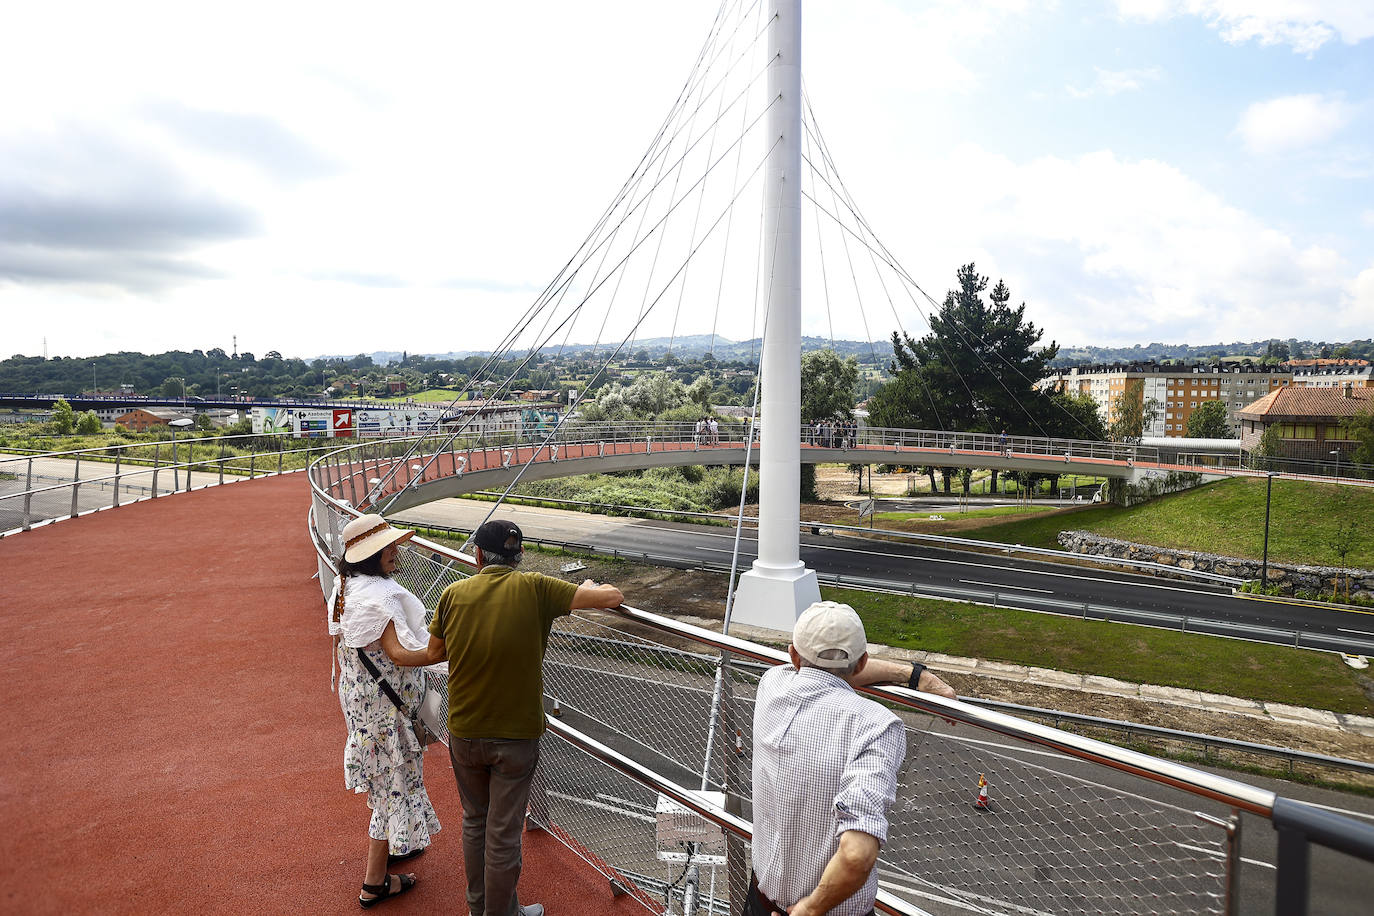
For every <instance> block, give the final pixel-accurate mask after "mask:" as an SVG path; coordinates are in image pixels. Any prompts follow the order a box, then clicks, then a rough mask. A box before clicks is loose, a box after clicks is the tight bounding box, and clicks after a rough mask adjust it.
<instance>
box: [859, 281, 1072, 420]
mask: <svg viewBox="0 0 1374 916" xmlns="http://www.w3.org/2000/svg"><path fill="white" fill-rule="evenodd" d="M956 276H957V278H958V281H959V286H958V288H957V289H952V290H950V291H949V292H948V293H947V294H946V295H945V301H944V304H943V305H942V306H941V307H940V310H939V312H937V313H936V314H934V315H932V316H931V317H930V333H928V334H927V335H926V336H925V337H922V338H921V339H920V340H913V339H912V338H911V336H910V335H908V334H906V333H904V332H895V331H894V332H893V334H892V352H893V360H892V363H891V365H890V366H889V368H890V370H891V372H892V375H893V376H894V380H893V382H892V383H890V384H888V385H886V386H884V387H883V388H881V389H880V390H879V391H878V392H877V393H876V394H874V396H873V399H872V400H871V401H870V403H869V413H870V415H871V416H872V418H873V421H872V422H873V423H874V424H875V425H878V426H903V427H917V428H926V429H931V428H938V429H950V430H960V431H967V432H1000V431H1002V430H1004V429H1005V430H1008V431H1010V432H1014V433H1018V434H1032V433H1038V432H1041V431H1042V430H1043V425H1042V418H1043V417H1044V416H1045V415H1046V413H1047V410H1048V409H1049V408H1050V404H1049V401H1048V396H1047V395H1045V394H1044V393H1043V392H1039V391H1037V390H1036V389H1035V388H1034V384H1035V382H1036V381H1038V380H1039V379H1041V378H1042V377H1044V375H1045V372H1046V367H1047V366H1048V364H1049V362H1050V360H1052V359H1054V356H1055V354H1056V353H1057V352H1058V350H1059V348H1058V346H1057V345H1056V344H1054V343H1053V342H1051V343H1050V344H1049V345H1048V346H1046V347H1039V346H1038V344H1039V342H1040V338H1041V337H1042V336H1043V334H1044V332H1043V331H1041V330H1040V329H1039V328H1037V327H1036V326H1035V325H1034V324H1033V323H1031V322H1029V321H1027V320H1026V305H1025V303H1024V302H1023V303H1022V304H1021V305H1019V306H1016V307H1015V308H1013V307H1011V305H1010V302H1011V290H1009V289H1008V288H1007V285H1006V284H1005V283H1004V282H1002V281H1001V280H999V281H997V285H996V286H995V287H993V290H992V292H991V293H990V294H989V295H988V298H989V300H991V304H989V303H988V302H985V301H984V300H983V295H982V294H983V291H984V290H985V289H987V285H988V278H987V277H984V276H980V275H979V273H978V270H977V267H976V266H975V265H974V264H965V265H964V266H963V267H960V268H959V270H958V272H957V274H956Z"/></svg>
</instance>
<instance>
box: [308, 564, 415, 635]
mask: <svg viewBox="0 0 1374 916" xmlns="http://www.w3.org/2000/svg"><path fill="white" fill-rule="evenodd" d="M340 587H342V588H343V589H344V609H343V616H342V618H341V619H340V620H339V621H338V622H337V623H336V622H335V621H334V602H335V601H336V600H337V599H338V596H339V588H340ZM325 608H326V616H327V619H328V622H329V635H330V636H338V637H339V638H340V641H341V642H342V643H343V644H344V645H345V646H348V647H349V648H350V649H365V648H367V647H368V646H370V645H372V644H373V643H374V642H376V641H377V640H378V639H380V638H381V636H382V631H383V630H385V629H386V625H387V623H388V622H391V623H395V624H396V638H397V640H398V641H399V642H400V643H401V645H402V646H404V647H405V648H407V649H423V648H424V647H425V646H427V645H429V630H428V629H426V628H425V606H424V605H423V604H421V603H420V599H419V598H416V597H415V596H414V595H412V594H411V593H410V592H409V590H407V589H406V587H405V586H404V585H402V584H400V583H399V582H396V581H394V580H392V579H388V578H386V577H385V576H368V575H355V576H349V577H348V578H347V579H345V578H342V577H339V578H336V579H335V580H334V590H333V591H332V592H331V593H330V595H329V601H328V602H327V603H326V605H325Z"/></svg>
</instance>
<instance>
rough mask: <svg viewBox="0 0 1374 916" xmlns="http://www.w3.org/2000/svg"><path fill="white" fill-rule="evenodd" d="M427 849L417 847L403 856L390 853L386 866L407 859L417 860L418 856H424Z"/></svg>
mask: <svg viewBox="0 0 1374 916" xmlns="http://www.w3.org/2000/svg"><path fill="white" fill-rule="evenodd" d="M426 848H427V847H424V846H417V847H415V848H414V849H412V850H411V851H410V852H408V853H406V854H405V855H403V856H393V855H391V854H390V853H388V854H387V857H386V864H387V865H395V864H396V863H397V862H404V861H405V860H406V859H414V858H417V857H418V856H422V855H424V852H425V849H426Z"/></svg>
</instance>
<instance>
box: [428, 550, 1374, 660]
mask: <svg viewBox="0 0 1374 916" xmlns="http://www.w3.org/2000/svg"><path fill="white" fill-rule="evenodd" d="M418 527H420V528H423V529H427V530H430V531H435V532H441V533H443V534H453V535H461V536H467V535H469V534H471V532H470V531H469V530H468V529H467V528H455V527H450V526H446V525H438V524H433V523H426V524H421V525H419V526H418ZM525 541H526V543H529V544H537V545H539V546H542V547H549V548H554V549H559V550H566V551H569V552H572V553H581V554H586V555H589V556H603V557H609V558H611V559H613V560H619V559H625V560H637V561H640V562H643V563H651V564H654V565H657V566H666V567H672V568H675V569H700V570H704V571H707V572H718V573H727V572H729V571H730V567H729V564H727V563H722V562H720V561H717V560H705V559H702V560H684V559H682V558H680V557H670V556H666V555H663V554H655V553H650V552H648V551H645V550H625V549H621V548H618V547H600V546H597V545H595V544H584V543H581V542H577V541H563V540H559V539H557V538H541V537H536V536H527V537H526V538H525ZM816 578H817V579H818V580H819V581H820V582H821V583H822V584H824V585H830V586H834V587H836V588H851V589H857V590H860V591H870V592H880V593H883V594H888V595H905V596H908V597H911V598H928V599H932V600H938V601H959V602H963V603H965V604H974V605H981V606H985V607H994V608H1008V609H1011V610H1018V611H1030V612H1032V613H1037V614H1055V615H1058V616H1061V617H1078V618H1081V619H1083V620H1097V621H1107V622H1112V623H1129V624H1135V625H1137V626H1149V627H1155V628H1158V629H1166V630H1176V631H1178V632H1180V633H1199V634H1205V635H1209V636H1222V637H1225V638H1228V639H1240V640H1245V641H1248V642H1259V643H1266V644H1269V645H1284V646H1292V647H1293V648H1295V649H1312V650H1314V651H1321V652H1333V651H1352V650H1354V651H1357V652H1359V653H1360V654H1371V655H1374V642H1372V641H1367V640H1363V639H1358V638H1356V637H1353V636H1342V637H1340V640H1339V644H1338V645H1336V644H1334V642H1333V640H1334V637H1330V636H1327V635H1325V634H1322V633H1312V632H1309V631H1307V630H1280V629H1277V628H1274V627H1261V626H1259V625H1247V624H1236V623H1231V622H1229V621H1225V620H1216V619H1213V618H1210V617H1196V616H1188V615H1179V614H1166V613H1160V612H1155V611H1144V610H1133V609H1130V608H1118V607H1111V606H1108V605H1103V604H1092V603H1091V602H1078V601H1074V602H1071V601H1064V600H1061V599H1057V598H1048V597H1039V596H1037V595H1034V594H1027V593H1026V592H1024V591H1022V590H1019V589H1016V588H1009V589H1006V590H1003V589H997V588H986V587H984V588H978V587H954V586H949V587H942V586H938V585H926V586H923V587H921V588H917V586H916V585H915V584H914V583H903V582H895V581H891V580H886V579H875V578H871V577H868V576H855V575H841V574H838V573H827V572H821V571H816Z"/></svg>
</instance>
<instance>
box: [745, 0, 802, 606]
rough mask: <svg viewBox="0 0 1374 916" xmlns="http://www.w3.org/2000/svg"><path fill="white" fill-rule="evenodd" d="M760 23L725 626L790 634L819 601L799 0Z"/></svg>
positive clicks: (780, 3) (784, 0)
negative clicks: (757, 138) (746, 447)
mask: <svg viewBox="0 0 1374 916" xmlns="http://www.w3.org/2000/svg"><path fill="white" fill-rule="evenodd" d="M773 6H774V9H775V10H776V12H775V14H774V16H773V19H772V21H771V22H770V23H769V25H768V38H767V40H768V47H769V49H770V50H772V51H773V58H772V60H771V61H770V62H769V65H768V101H769V102H770V103H771V107H770V108H769V109H768V119H767V124H768V129H767V132H766V133H765V135H764V136H765V140H766V142H767V143H769V144H773V145H772V146H771V149H770V152H769V155H768V162H767V163H766V165H765V166H764V183H763V187H764V192H763V193H764V202H763V207H764V216H763V220H764V223H763V271H762V272H763V276H764V277H765V278H766V280H765V289H766V292H767V313H766V314H767V322H766V326H765V330H764V337H763V356H762V360H761V364H760V373H761V376H762V378H761V383H762V385H763V390H762V392H760V394H761V398H760V401H761V403H760V417H761V420H762V426H763V429H762V434H761V437H760V439H761V442H760V450H759V551H758V559H756V560H755V561H754V565H753V568H752V569H750V570H749V571H747V572H745V573H744V575H742V576H740V582H739V590H738V592H737V593H736V596H735V609H734V612H733V615H732V617H733V619H735V620H738V621H739V622H741V623H746V624H752V625H754V626H762V627H770V628H772V629H775V630H782V631H785V632H788V633H790V632H791V631H792V624H793V623H794V622H795V621H796V619H797V615H798V614H800V613H801V611H803V610H804V609H805V608H806V607H807V605H809V604H811V602H813V601H817V600H819V599H820V586H819V585H818V584H817V581H816V574H815V572H813V571H812V570H809V569H807V568H806V566H805V565H803V564H802V562H801V559H800V535H799V526H800V523H801V505H800V502H799V494H800V489H801V444H800V443H801V437H800V432H801V132H802V119H801V0H774V3H773Z"/></svg>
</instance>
